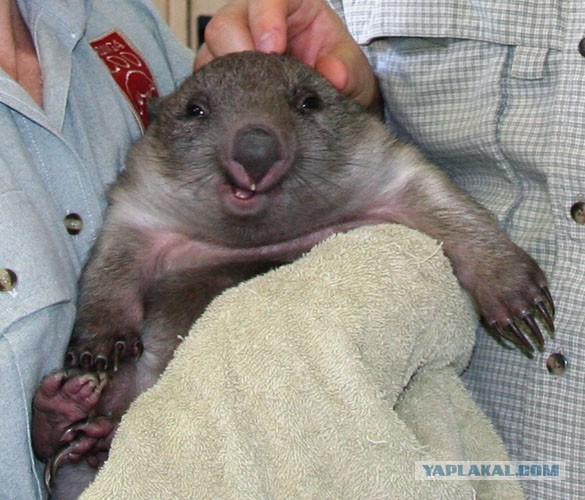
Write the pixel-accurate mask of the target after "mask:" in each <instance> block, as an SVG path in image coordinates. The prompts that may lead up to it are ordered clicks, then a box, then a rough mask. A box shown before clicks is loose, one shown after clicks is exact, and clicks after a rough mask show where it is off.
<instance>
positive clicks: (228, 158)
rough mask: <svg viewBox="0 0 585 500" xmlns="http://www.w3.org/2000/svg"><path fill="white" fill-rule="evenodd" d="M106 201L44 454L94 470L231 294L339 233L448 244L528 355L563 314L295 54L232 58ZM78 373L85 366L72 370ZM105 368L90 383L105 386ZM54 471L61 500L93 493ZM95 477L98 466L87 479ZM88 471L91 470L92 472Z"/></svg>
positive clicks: (40, 434) (428, 173)
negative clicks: (212, 307)
mask: <svg viewBox="0 0 585 500" xmlns="http://www.w3.org/2000/svg"><path fill="white" fill-rule="evenodd" d="M157 108H158V115H157V117H156V119H155V120H154V121H153V123H152V124H151V126H150V127H149V128H148V130H147V132H146V134H145V136H144V137H143V138H142V139H141V140H139V141H138V142H137V143H136V144H135V145H134V146H133V147H132V149H131V152H130V154H129V157H128V164H127V169H126V170H125V171H124V172H123V173H122V175H121V176H120V179H119V181H118V182H117V183H116V185H115V186H114V187H113V188H112V189H111V191H110V193H109V200H110V202H111V204H110V207H109V209H108V213H107V218H106V222H105V224H104V227H103V231H102V233H101V235H100V237H99V239H98V241H97V244H96V246H95V249H94V251H93V254H92V255H91V258H90V260H89V262H88V264H87V266H86V269H85V271H84V273H83V276H82V279H81V282H80V299H79V312H78V317H77V321H76V324H75V327H74V332H73V336H72V339H71V344H70V347H69V351H68V353H67V358H66V366H67V368H69V369H67V370H64V371H61V372H58V373H55V374H52V375H49V376H48V377H47V378H46V379H45V380H44V381H43V382H42V384H41V387H40V388H39V390H38V391H37V394H36V397H35V400H34V408H35V414H34V415H35V416H34V424H33V441H34V446H35V451H36V453H37V455H38V456H39V457H41V458H45V459H49V458H50V460H49V464H48V467H47V475H46V479H47V482H48V483H50V482H51V481H52V479H53V478H54V477H55V474H56V471H57V468H58V467H59V466H60V465H61V464H62V463H64V462H79V461H80V460H81V459H84V460H83V462H87V463H89V464H91V465H93V466H99V465H100V463H101V462H103V460H104V459H105V457H107V450H108V447H109V443H110V440H111V437H112V435H113V433H114V431H115V429H116V426H117V422H118V421H119V418H120V416H121V414H122V413H123V412H124V411H125V410H126V409H127V407H128V406H129V404H130V402H131V401H132V400H133V399H134V398H135V397H136V396H137V395H138V394H139V393H140V392H142V391H143V390H145V389H146V388H147V387H149V386H151V385H152V384H153V383H154V382H155V381H156V380H157V378H158V377H159V375H160V373H161V372H162V371H163V369H164V368H165V366H166V365H167V363H168V362H169V360H170V358H171V356H172V354H173V351H174V350H175V348H176V346H177V344H178V343H179V342H180V338H181V336H185V335H187V334H188V331H189V328H190V326H191V324H192V323H193V322H194V320H195V319H196V318H197V317H198V316H199V315H200V314H201V313H202V312H203V310H204V309H205V307H206V306H207V305H208V303H209V302H210V300H211V299H212V298H213V297H215V296H216V295H217V294H219V293H221V292H222V291H223V290H224V289H226V288H227V287H229V286H232V285H234V284H237V283H239V282H241V281H243V280H246V279H248V278H250V277H252V276H254V275H257V274H258V273H261V272H264V271H265V270H267V269H270V268H272V267H274V266H277V265H281V264H285V263H289V262H291V261H293V260H295V259H296V258H298V257H299V256H300V255H301V254H303V253H305V252H307V251H308V250H309V249H310V248H311V247H312V246H314V245H315V244H316V243H317V242H319V241H321V240H323V239H324V238H327V237H328V236H330V235H331V234H333V233H336V232H339V231H347V230H350V229H351V228H355V227H357V226H361V225H364V224H378V223H384V222H395V223H400V224H405V225H407V226H410V227H412V228H415V229H418V230H420V231H423V232H425V233H427V234H429V235H430V236H432V237H434V238H436V239H437V240H439V241H441V242H442V243H443V249H444V251H445V253H446V255H447V256H448V257H449V259H450V260H451V263H452V265H453V269H454V271H455V273H456V275H457V277H458V279H459V281H460V283H461V284H462V286H463V287H465V288H466V289H467V290H468V291H469V293H470V294H471V296H472V297H473V299H474V300H475V303H476V305H477V308H478V312H479V313H480V314H481V316H482V318H483V320H484V322H485V323H486V325H488V326H489V327H492V328H493V329H494V330H495V331H496V332H498V333H500V334H501V335H502V336H505V337H508V338H511V339H514V341H515V342H517V343H518V344H520V345H521V346H524V348H525V349H527V350H530V349H532V345H531V343H530V342H529V341H528V339H527V338H526V337H525V336H524V335H523V333H522V332H521V331H520V328H519V325H520V324H521V323H524V324H525V327H527V329H528V330H527V331H530V332H531V336H532V337H533V340H534V341H535V342H536V343H537V344H538V345H542V344H543V342H544V340H543V335H542V333H541V329H540V327H539V325H538V323H537V321H536V316H539V318H540V319H541V320H543V321H544V323H545V324H546V325H547V328H549V329H550V330H552V329H553V319H552V315H553V303H552V299H551V297H550V294H549V292H548V289H547V284H546V279H545V276H544V274H543V272H542V271H541V270H540V268H539V267H538V265H537V264H536V262H535V261H534V260H533V259H532V258H531V257H530V256H529V255H528V254H527V253H526V252H524V251H523V250H522V249H520V248H519V247H518V246H516V245H515V244H514V243H512V242H511V241H510V239H509V238H508V237H507V236H506V235H505V234H504V233H503V232H502V231H501V230H500V229H499V228H498V226H497V224H496V223H495V221H494V220H493V219H492V217H491V216H490V214H489V213H488V212H487V211H486V210H485V209H483V208H482V207H480V206H479V205H478V204H477V203H475V202H474V201H473V200H472V199H471V198H470V197H469V196H467V195H466V194H464V193H463V192H462V191H461V190H460V189H458V188H457V187H456V186H454V185H453V184H452V183H451V182H450V181H449V180H448V178H447V176H446V175H445V174H444V173H443V172H441V171H440V170H439V169H438V168H436V167H435V166H433V165H431V164H430V163H429V162H428V161H427V160H426V159H425V158H424V157H423V156H422V154H421V153H420V152H419V151H418V150H417V149H416V148H415V147H413V146H412V145H409V144H406V143H404V142H401V141H399V140H398V139H397V138H396V136H395V135H393V133H392V131H391V130H390V128H389V126H388V125H387V124H384V123H383V122H382V121H381V120H379V119H378V118H377V117H375V116H373V115H372V114H370V113H368V112H367V111H365V110H364V109H363V108H361V107H360V106H358V105H357V104H355V103H354V102H352V101H351V100H349V99H347V98H345V97H344V96H342V95H340V94H339V93H338V92H337V91H336V90H335V89H334V88H333V87H332V86H331V85H330V84H329V83H328V82H327V81H326V80H325V79H324V78H323V77H322V76H320V75H319V74H318V73H316V72H315V71H314V70H313V69H311V68H310V67H308V66H306V65H304V64H302V63H300V62H298V61H295V60H293V59H291V58H288V57H285V56H279V55H275V54H272V55H266V54H260V53H253V52H245V53H239V54H232V55H228V56H225V57H222V58H219V59H217V60H215V61H214V62H212V63H210V64H208V65H207V66H205V67H203V68H201V69H200V70H199V71H196V72H195V73H194V75H193V76H191V77H190V78H188V79H187V80H186V81H185V82H184V84H183V85H182V86H181V87H180V88H179V89H178V90H177V91H176V92H174V93H173V94H171V95H170V96H168V97H166V98H164V99H162V100H161V101H160V103H159V104H158V106H157ZM70 368H74V370H70ZM93 372H95V373H93ZM77 465H79V464H73V465H71V464H70V465H68V468H69V470H68V471H66V470H65V469H66V468H65V467H63V468H62V469H60V471H59V474H57V485H56V490H55V491H56V494H55V496H56V497H60V498H67V497H75V496H76V495H77V494H78V492H79V491H78V489H76V487H74V486H73V480H74V479H73V478H77V477H79V476H80V475H81V476H83V477H82V478H81V480H80V481H81V483H80V484H81V485H82V486H80V487H79V489H82V487H83V486H84V485H85V484H87V483H88V482H89V480H90V479H91V477H92V473H89V477H85V472H83V473H82V472H80V470H78V469H77ZM85 469H87V467H85ZM85 469H84V471H85Z"/></svg>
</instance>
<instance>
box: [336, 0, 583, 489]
mask: <svg viewBox="0 0 585 500" xmlns="http://www.w3.org/2000/svg"><path fill="white" fill-rule="evenodd" d="M333 6H334V7H335V8H336V10H337V11H338V12H339V13H340V14H341V15H342V16H343V17H344V19H345V21H346V24H347V26H348V27H349V30H350V32H351V33H352V35H353V36H354V37H355V39H356V40H357V41H358V42H359V43H360V44H361V45H362V46H363V47H364V50H365V52H366V54H367V55H368V57H369V59H370V61H371V63H372V65H373V67H374V71H375V73H376V74H377V76H378V77H379V80H380V83H381V87H382V91H383V95H384V100H385V111H386V116H387V118H388V119H389V120H390V121H392V122H394V123H395V124H397V126H398V130H399V131H400V133H401V134H403V135H404V136H405V137H407V138H409V139H412V140H414V141H415V142H416V143H417V144H418V145H419V146H420V147H421V148H422V150H423V151H424V152H425V153H426V154H427V155H428V157H429V158H431V159H432V160H433V161H434V162H436V163H437V164H439V165H440V166H442V167H444V168H445V169H446V170H447V171H448V173H449V174H450V175H451V176H452V178H453V179H454V180H455V181H456V182H458V183H459V184H461V185H462V186H464V187H465V188H466V189H467V190H469V191H470V192H471V194H473V195H474V196H475V197H476V198H477V199H478V200H479V201H480V202H481V203H483V204H484V205H485V206H487V207H488V208H489V209H490V210H492V211H493V212H494V213H495V214H496V216H497V217H498V220H499V221H500V223H501V224H502V226H503V227H504V228H505V230H506V231H507V232H508V233H509V234H510V235H511V237H512V238H513V239H514V240H515V241H516V242H517V243H518V244H519V245H521V246H522V247H523V248H525V249H526V250H528V251H529V252H530V253H531V254H532V255H533V256H534V257H535V258H536V259H537V260H538V261H539V262H540V264H541V266H542V267H543V268H544V270H545V271H546V273H547V275H548V278H549V281H550V285H551V291H552V293H553V295H554V298H555V302H556V306H557V312H556V321H555V322H556V335H555V338H554V339H551V340H548V342H547V345H546V348H545V350H544V352H542V353H537V354H536V355H535V357H534V359H532V360H531V359H528V358H527V357H525V356H523V355H522V354H521V353H520V352H519V351H518V350H516V349H506V348H505V347H502V346H501V345H499V344H498V343H497V342H496V341H495V340H494V339H493V338H492V337H490V336H489V335H488V334H487V333H486V332H485V331H479V332H478V336H477V347H476V351H475V354H474V356H473V359H472V362H471V365H470V367H469V369H468V371H467V372H466V373H465V375H464V378H465V382H466V384H467V386H468V387H469V389H470V390H471V391H472V393H473V395H474V397H475V398H476V400H477V402H478V403H479V404H480V405H481V407H482V408H483V409H484V411H485V412H486V413H487V415H488V416H489V417H490V418H491V419H492V421H493V423H494V424H495V425H496V427H497V429H498V430H499V432H500V433H501V435H502V437H503V439H504V441H505V443H506V445H507V447H508V450H509V452H510V454H511V457H512V458H513V459H516V460H527V461H528V460H529V461H559V462H563V464H564V471H565V475H566V477H565V479H564V480H561V481H552V480H550V481H524V482H523V486H524V488H525V491H526V494H527V495H528V496H529V497H530V498H538V499H545V498H559V499H563V500H565V499H571V498H585V335H584V332H585V225H580V224H577V223H576V222H575V221H574V220H573V218H572V217H571V207H572V206H573V205H574V204H575V203H578V202H581V201H584V202H585V41H584V42H582V45H581V47H582V48H581V51H580V50H579V44H580V42H581V40H583V39H584V38H585V3H583V0H563V1H556V0H538V1H530V0H474V1H470V0H467V1H466V0H408V1H405V0H377V1H375V2H374V1H371V2H365V1H363V0H360V1H356V0H354V1H343V2H342V1H341V0H336V1H333ZM580 52H583V54H581V53H580ZM430 320H432V319H430ZM554 353H561V354H563V355H564V356H565V358H566V359H567V360H568V365H567V369H566V370H565V372H564V373H563V374H561V375H552V374H550V373H549V372H548V370H547V368H546V360H547V359H548V357H549V356H550V355H551V354H554Z"/></svg>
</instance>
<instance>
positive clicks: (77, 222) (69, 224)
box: [63, 214, 83, 235]
mask: <svg viewBox="0 0 585 500" xmlns="http://www.w3.org/2000/svg"><path fill="white" fill-rule="evenodd" d="M63 222H64V224H65V229H67V232H68V233H69V234H73V235H75V234H79V233H80V232H81V230H82V229H83V220H81V217H80V216H79V215H78V214H69V215H67V217H65V219H63Z"/></svg>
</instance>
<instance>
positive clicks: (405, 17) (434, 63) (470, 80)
mask: <svg viewBox="0 0 585 500" xmlns="http://www.w3.org/2000/svg"><path fill="white" fill-rule="evenodd" d="M556 3H557V2H554V1H552V0H541V1H539V2H510V1H508V0H495V1H490V2H487V1H483V2H482V1H481V0H480V1H473V2H472V1H461V0H459V1H457V0H446V1H441V2H436V1H433V0H413V1H409V2H404V1H402V0H386V1H381V2H378V3H377V4H376V5H375V6H374V7H373V8H372V9H365V8H363V7H362V6H360V4H359V2H351V4H350V3H349V2H348V3H347V4H344V15H345V17H346V22H347V25H348V27H349V29H350V31H351V33H352V35H353V36H354V37H355V38H356V40H357V41H358V42H359V43H360V44H362V46H363V47H364V50H365V51H366V53H367V55H368V56H369V58H370V61H371V63H372V65H373V67H374V71H375V73H376V74H377V76H378V78H379V81H380V86H381V89H382V93H383V97H384V104H385V111H386V115H387V118H388V120H389V121H391V122H393V123H394V124H395V126H396V130H397V131H398V133H399V135H402V136H403V137H404V138H406V139H408V140H412V141H413V142H414V143H416V144H417V145H418V146H419V147H420V148H421V149H422V150H423V152H424V153H425V154H426V155H427V156H428V157H429V158H431V159H432V160H433V161H434V162H435V163H438V164H439V165H441V166H443V167H444V168H445V169H446V170H448V172H449V174H450V175H451V176H452V177H453V178H454V179H455V180H456V181H457V182H459V183H460V184H463V185H464V186H466V187H467V188H469V189H470V190H472V191H473V192H474V193H475V194H476V195H478V197H479V198H481V199H482V201H483V202H484V203H486V204H487V205H488V206H492V207H497V211H498V212H499V213H500V214H503V213H505V212H506V211H507V210H508V209H509V208H510V207H512V206H513V205H514V203H515V198H516V196H517V193H514V187H513V182H512V181H513V177H514V175H515V173H514V172H513V171H512V170H511V168H510V166H509V162H508V155H507V151H505V150H503V148H505V147H506V146H505V140H508V139H509V137H510V136H509V135H507V136H506V137H505V138H504V140H503V137H502V131H503V130H504V131H505V133H506V134H509V133H510V132H509V129H508V128H506V123H507V122H506V120H508V121H509V120H510V117H512V116H513V113H515V112H517V110H519V109H520V107H522V108H523V110H522V112H523V113H528V115H525V116H524V121H525V122H526V123H542V122H543V121H544V120H539V117H538V116H534V117H531V116H529V115H530V113H533V114H535V115H536V114H537V113H539V112H540V110H539V109H538V107H537V106H528V105H527V104H526V102H525V101H524V100H523V99H525V96H526V95H530V93H531V91H530V90H529V89H528V86H530V85H539V86H541V87H542V86H543V85H552V84H551V83H550V82H547V81H546V79H547V75H548V74H549V73H548V72H549V71H550V69H547V65H548V64H549V63H550V59H551V54H552V53H554V52H555V51H556V50H557V49H558V48H559V44H560V43H561V37H560V28H559V26H560V23H559V14H558V12H557V6H556ZM519 81H522V92H524V93H525V94H524V95H523V96H520V94H517V93H516V92H517V90H518V89H520V87H521V86H520V85H515V84H514V82H516V83H517V82H519ZM533 94H534V95H536V94H537V92H533ZM511 133H512V134H517V133H520V131H518V132H516V131H512V132H511ZM533 135H534V132H533Z"/></svg>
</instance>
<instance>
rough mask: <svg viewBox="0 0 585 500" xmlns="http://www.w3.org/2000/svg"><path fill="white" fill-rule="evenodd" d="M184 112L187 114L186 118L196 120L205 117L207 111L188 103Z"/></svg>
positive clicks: (198, 105) (195, 104)
mask: <svg viewBox="0 0 585 500" xmlns="http://www.w3.org/2000/svg"><path fill="white" fill-rule="evenodd" d="M185 111H186V112H187V116H193V117H196V118H202V117H204V116H207V110H206V109H205V108H204V107H203V106H201V105H200V104H197V103H195V102H190V103H189V104H187V109H186V110H185Z"/></svg>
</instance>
